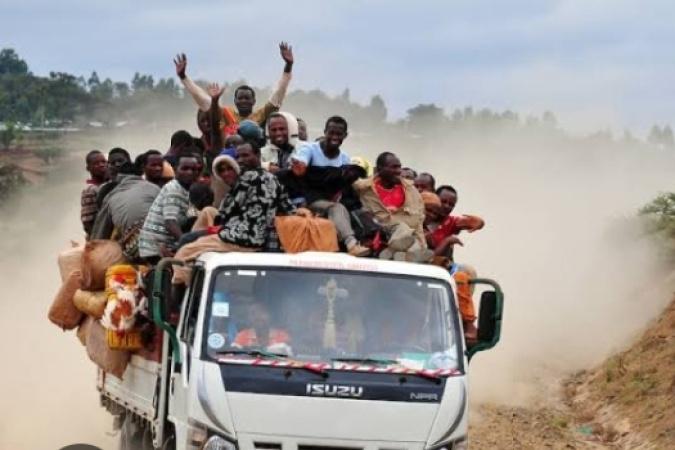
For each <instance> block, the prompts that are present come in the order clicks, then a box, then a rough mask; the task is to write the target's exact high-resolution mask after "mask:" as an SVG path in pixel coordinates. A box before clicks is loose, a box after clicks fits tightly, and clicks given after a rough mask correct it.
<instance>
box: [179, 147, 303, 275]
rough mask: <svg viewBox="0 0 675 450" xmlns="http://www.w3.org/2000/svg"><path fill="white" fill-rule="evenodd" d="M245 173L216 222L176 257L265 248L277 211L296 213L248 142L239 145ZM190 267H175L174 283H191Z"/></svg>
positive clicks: (184, 257)
mask: <svg viewBox="0 0 675 450" xmlns="http://www.w3.org/2000/svg"><path fill="white" fill-rule="evenodd" d="M237 163H238V164H239V167H240V169H241V174H240V175H239V178H238V179H237V182H236V183H235V184H234V186H232V190H231V191H230V192H229V194H228V195H227V196H226V197H225V199H224V200H223V204H222V206H221V208H220V211H219V213H218V216H217V218H216V223H217V224H218V225H216V226H213V227H211V228H209V229H208V230H207V233H209V234H207V235H206V236H202V237H200V238H199V239H197V240H196V241H194V242H191V243H189V244H186V245H184V246H183V247H181V248H180V249H179V250H178V252H177V253H176V256H175V257H176V259H180V260H183V261H186V260H194V259H196V258H197V257H199V255H201V254H202V253H205V252H209V251H212V252H242V251H244V252H250V251H258V250H261V249H262V248H263V247H264V246H265V244H266V241H267V239H268V237H269V233H270V230H271V229H272V227H273V222H274V217H275V216H276V215H277V214H293V213H295V207H294V206H293V204H292V203H291V201H290V199H289V198H288V195H287V194H286V191H285V189H284V187H283V186H282V185H281V183H280V182H279V180H278V179H277V177H275V176H274V175H273V174H271V173H269V172H268V171H266V170H264V169H263V168H262V167H261V166H260V147H259V146H258V145H257V144H256V143H255V142H247V143H244V144H242V145H239V146H238V147H237ZM189 279H190V269H189V268H187V269H186V268H185V267H179V266H174V278H173V283H174V284H183V283H185V284H186V283H187V282H188V281H189Z"/></svg>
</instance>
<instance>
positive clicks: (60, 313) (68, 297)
mask: <svg viewBox="0 0 675 450" xmlns="http://www.w3.org/2000/svg"><path fill="white" fill-rule="evenodd" d="M81 276H82V274H81V273H80V271H78V270H76V271H74V272H71V273H70V275H68V278H66V281H65V282H64V283H63V284H62V285H61V288H60V289H59V292H57V293H56V297H54V301H53V302H52V306H51V307H50V308H49V314H48V317H49V320H51V321H52V323H54V324H55V325H57V326H59V327H61V328H63V329H64V330H72V329H73V328H75V327H76V326H77V325H78V324H79V323H80V321H81V320H82V312H80V310H79V309H77V308H76V307H75V304H74V303H73V297H74V296H75V291H77V289H78V288H79V287H80V281H81Z"/></svg>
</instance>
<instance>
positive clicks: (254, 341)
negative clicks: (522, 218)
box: [99, 253, 502, 450]
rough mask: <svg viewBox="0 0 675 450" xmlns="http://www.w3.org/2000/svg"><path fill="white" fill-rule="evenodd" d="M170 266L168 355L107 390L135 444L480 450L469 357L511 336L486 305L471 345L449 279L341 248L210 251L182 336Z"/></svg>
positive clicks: (486, 301)
mask: <svg viewBox="0 0 675 450" xmlns="http://www.w3.org/2000/svg"><path fill="white" fill-rule="evenodd" d="M172 262H175V261H172V260H163V261H162V262H160V264H159V266H158V268H157V273H156V275H155V283H154V288H153V298H152V301H151V308H152V312H153V316H154V320H155V321H156V322H157V324H158V325H159V326H160V327H161V328H162V329H163V330H164V338H165V339H164V343H163V351H162V356H161V360H160V361H159V362H149V361H146V360H141V359H140V358H138V357H136V356H134V357H133V358H132V361H131V364H130V365H129V367H128V368H127V371H126V373H125V375H124V377H123V379H122V380H119V379H117V378H115V377H112V376H110V375H106V376H105V377H103V380H101V381H100V383H99V387H100V390H101V394H102V398H103V402H104V404H105V405H107V406H108V407H109V409H110V410H111V411H112V412H120V411H122V412H123V413H124V414H123V415H124V422H125V425H124V428H123V433H122V442H121V444H122V448H175V449H179V450H183V449H204V450H216V449H227V450H235V449H239V450H338V449H345V450H357V449H364V450H403V449H418V450H435V449H441V448H445V449H448V450H450V449H463V448H466V447H467V442H468V440H467V428H468V417H467V412H468V383H467V370H468V361H469V359H470V357H471V355H472V354H473V353H475V351H478V350H483V349H487V348H490V347H492V346H494V345H495V344H496V343H497V341H498V340H499V332H500V324H501V310H502V293H501V290H500V289H499V286H498V285H497V284H496V283H494V282H491V281H489V280H476V283H487V284H489V285H491V286H492V290H488V291H485V292H484V293H483V296H482V299H481V314H480V316H479V342H478V344H476V345H475V346H474V347H472V349H471V350H467V348H466V345H465V343H464V338H463V330H462V325H461V320H460V317H459V312H458V309H457V303H456V300H455V294H454V293H455V292H456V286H455V284H454V280H453V278H452V276H451V275H450V274H449V273H448V271H447V270H443V269H442V268H440V267H435V266H431V265H423V264H412V263H405V262H393V261H381V260H377V259H365V258H355V257H352V256H349V255H346V254H339V253H302V254H284V253H207V254H204V255H202V256H201V257H200V258H199V259H198V261H197V262H196V264H195V265H194V267H193V271H192V280H191V283H190V286H189V287H188V288H187V291H186V292H185V295H184V297H183V301H182V303H181V310H180V320H179V322H178V324H177V327H174V326H173V325H171V324H170V323H169V322H170V321H169V319H168V316H169V314H168V310H169V308H168V307H167V304H166V298H167V297H168V292H167V291H168V289H167V286H168V284H169V283H168V276H169V275H170V270H168V269H169V268H170V267H171V263H172Z"/></svg>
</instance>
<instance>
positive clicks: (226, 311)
mask: <svg viewBox="0 0 675 450" xmlns="http://www.w3.org/2000/svg"><path fill="white" fill-rule="evenodd" d="M212 314H213V317H230V304H229V303H228V302H218V303H214V304H213V313H212Z"/></svg>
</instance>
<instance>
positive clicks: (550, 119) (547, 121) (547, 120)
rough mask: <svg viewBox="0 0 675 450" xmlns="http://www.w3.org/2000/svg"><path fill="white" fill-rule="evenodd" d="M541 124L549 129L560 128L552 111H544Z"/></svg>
mask: <svg viewBox="0 0 675 450" xmlns="http://www.w3.org/2000/svg"><path fill="white" fill-rule="evenodd" d="M541 122H542V123H543V124H544V125H545V126H547V127H548V128H556V127H557V126H558V119H556V117H555V115H554V114H553V113H552V112H551V111H544V115H543V116H542V117H541Z"/></svg>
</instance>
